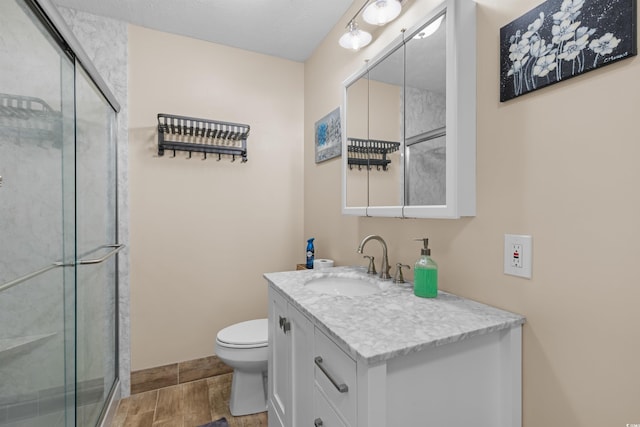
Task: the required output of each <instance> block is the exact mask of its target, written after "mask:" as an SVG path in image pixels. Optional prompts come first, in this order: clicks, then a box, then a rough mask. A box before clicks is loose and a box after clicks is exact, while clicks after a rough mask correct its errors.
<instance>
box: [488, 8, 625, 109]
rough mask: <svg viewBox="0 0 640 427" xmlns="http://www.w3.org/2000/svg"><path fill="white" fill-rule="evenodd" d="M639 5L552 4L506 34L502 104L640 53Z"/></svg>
mask: <svg viewBox="0 0 640 427" xmlns="http://www.w3.org/2000/svg"><path fill="white" fill-rule="evenodd" d="M636 7H637V3H636V0H548V1H546V2H544V3H542V4H541V5H540V6H538V7H536V8H535V9H533V10H531V11H529V12H527V13H526V14H524V15H522V16H521V17H520V18H518V19H516V20H515V21H513V22H511V23H509V24H508V25H505V26H504V27H502V28H501V29H500V101H507V100H509V99H512V98H515V97H517V96H520V95H524V94H526V93H529V92H532V91H534V90H536V89H540V88H542V87H545V86H549V85H550V84H553V83H558V82H560V81H562V80H567V79H569V78H571V77H575V76H577V75H580V74H582V73H586V72H587V71H591V70H594V69H596V68H599V67H602V66H604V65H608V64H612V63H614V62H616V61H619V60H621V59H625V58H629V57H632V56H634V55H636V53H637V46H636V43H637V41H636V40H637V36H636V20H637V19H636V17H637V15H636Z"/></svg>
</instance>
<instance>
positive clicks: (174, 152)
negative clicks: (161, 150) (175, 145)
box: [171, 150, 176, 159]
mask: <svg viewBox="0 0 640 427" xmlns="http://www.w3.org/2000/svg"><path fill="white" fill-rule="evenodd" d="M175 156H176V150H173V156H171V158H172V159H173V158H174V157H175Z"/></svg>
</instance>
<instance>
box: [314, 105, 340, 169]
mask: <svg viewBox="0 0 640 427" xmlns="http://www.w3.org/2000/svg"><path fill="white" fill-rule="evenodd" d="M315 142H316V163H320V162H324V161H325V160H329V159H332V158H334V157H338V156H340V155H341V154H342V128H341V126H340V107H338V108H336V109H335V110H333V111H332V112H330V113H329V114H327V115H326V116H324V117H323V118H321V119H320V120H318V121H317V122H316V125H315Z"/></svg>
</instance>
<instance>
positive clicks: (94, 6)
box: [53, 0, 353, 62]
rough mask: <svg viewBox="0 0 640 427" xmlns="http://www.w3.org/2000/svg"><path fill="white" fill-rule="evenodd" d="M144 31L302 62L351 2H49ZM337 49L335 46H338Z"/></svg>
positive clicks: (176, 0)
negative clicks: (120, 21)
mask: <svg viewBox="0 0 640 427" xmlns="http://www.w3.org/2000/svg"><path fill="white" fill-rule="evenodd" d="M53 1H54V2H55V3H56V4H58V5H61V6H64V7H69V8H73V9H77V10H81V11H84V12H89V13H92V14H95V15H101V16H107V17H110V18H115V19H119V20H122V21H126V22H130V23H132V24H135V25H140V26H143V27H147V28H152V29H156V30H161V31H166V32H169V33H174V34H180V35H184V36H188V37H193V38H197V39H201V40H207V41H211V42H214V43H219V44H223V45H227V46H232V47H237V48H240V49H245V50H250V51H253V52H259V53H264V54H267V55H273V56H277V57H280V58H285V59H290V60H293V61H298V62H303V61H305V60H306V59H307V58H309V57H310V56H311V54H312V53H313V51H314V50H315V48H316V47H317V46H318V45H319V44H320V42H321V41H322V40H323V39H324V38H325V37H326V36H327V34H328V33H329V31H330V30H331V29H332V28H333V27H334V26H335V25H336V24H337V23H338V21H339V20H340V18H341V17H342V15H344V13H345V12H346V11H347V9H348V8H349V7H350V6H351V4H352V2H353V0H53ZM336 43H337V40H336Z"/></svg>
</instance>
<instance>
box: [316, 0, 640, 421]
mask: <svg viewBox="0 0 640 427" xmlns="http://www.w3.org/2000/svg"><path fill="white" fill-rule="evenodd" d="M539 3H540V1H539V0H526V1H525V0H523V1H518V2H514V1H511V0H479V1H478V37H477V40H478V41H477V47H478V80H477V84H478V91H477V95H478V113H477V116H478V128H477V132H478V137H477V168H478V173H477V195H478V204H477V216H476V217H474V218H466V219H461V220H400V219H391V218H389V219H385V218H378V219H374V218H354V217H346V216H342V215H341V214H340V160H339V159H335V160H330V161H327V162H324V163H321V164H317V165H316V164H315V163H314V159H313V156H314V155H313V123H314V122H315V121H316V120H317V119H318V118H320V117H322V116H323V115H324V114H326V112H327V111H331V110H332V109H333V108H335V107H336V106H337V105H340V104H341V102H342V100H341V94H342V92H341V88H340V84H341V82H342V81H343V80H344V79H346V78H347V77H348V76H349V75H351V74H352V73H353V72H355V70H356V69H358V68H360V67H361V66H362V64H363V61H364V60H365V59H367V58H371V57H372V56H374V55H375V54H376V53H377V52H379V51H380V49H382V47H384V45H386V44H387V43H388V42H390V41H391V40H392V39H393V38H395V37H396V35H397V34H399V31H400V28H403V27H409V26H411V25H412V24H413V23H414V22H416V21H417V20H418V19H419V17H421V16H422V15H425V14H426V13H427V12H428V11H429V10H430V8H431V7H433V5H435V4H437V2H436V1H432V0H416V1H414V2H413V3H410V7H409V8H408V9H407V8H405V11H404V12H403V15H402V16H401V17H400V18H399V19H398V20H397V21H395V22H393V23H391V24H390V25H387V27H385V28H384V29H382V30H380V32H379V33H378V34H374V39H375V41H374V43H372V45H370V46H369V47H367V48H365V49H364V50H363V51H361V52H358V53H352V52H348V51H346V50H344V49H341V48H340V47H339V46H338V44H337V40H338V38H339V36H340V34H341V33H342V31H343V30H344V25H345V24H346V21H347V20H348V19H349V18H350V17H351V16H352V15H353V14H354V13H355V8H357V7H358V6H359V4H357V5H354V7H353V8H352V10H351V11H350V13H348V14H346V15H345V17H344V19H343V21H342V22H340V23H339V24H338V25H337V26H336V27H335V29H334V31H333V32H332V33H331V34H330V35H329V36H328V37H327V39H326V40H325V42H324V43H323V44H322V46H320V47H319V48H318V49H317V50H316V52H315V53H314V55H313V57H312V58H311V59H310V60H308V61H307V62H306V64H305V97H304V103H305V152H304V157H305V170H304V173H305V180H304V182H305V188H304V192H305V198H304V212H305V215H304V234H305V235H309V236H311V235H313V236H315V237H316V242H317V247H318V248H319V249H318V250H317V253H316V255H317V256H320V257H323V258H333V259H335V260H336V261H337V262H338V263H339V264H342V265H344V264H354V263H358V264H362V265H365V264H364V261H362V259H361V256H360V255H358V254H357V253H356V248H357V246H358V243H359V242H360V240H361V239H362V238H363V237H364V236H366V235H367V234H370V233H376V234H380V235H382V236H383V237H384V238H385V239H386V241H387V242H388V244H389V251H390V261H391V262H392V263H393V264H394V265H395V263H396V262H398V261H401V262H403V263H409V264H413V262H415V260H416V259H417V258H418V256H419V251H418V249H419V247H420V246H419V243H417V242H413V241H412V239H413V238H416V237H422V236H428V237H429V238H430V239H431V240H430V244H431V245H432V248H433V257H434V258H435V260H436V261H437V262H438V263H439V265H440V277H441V279H440V287H441V288H442V289H443V290H447V291H451V292H454V293H457V294H460V295H463V296H466V297H469V298H472V299H475V300H478V301H482V302H485V303H488V304H491V305H494V306H497V307H501V308H504V309H507V310H512V311H515V312H518V313H522V314H524V315H526V316H527V324H526V325H525V327H524V343H523V366H524V374H523V387H524V390H523V399H524V403H523V418H524V426H525V427H540V426H553V427H556V426H558V427H559V426H563V427H567V426H571V427H578V426H579V427H602V426H624V425H626V423H640V405H638V402H640V386H639V384H638V378H640V364H639V363H638V362H637V359H638V354H640V332H639V327H640V309H639V301H640V285H639V283H640V279H639V278H638V269H637V267H636V266H637V264H638V260H640V245H639V244H638V241H640V224H639V222H640V191H639V190H638V185H639V184H640V167H638V159H639V158H640V143H639V142H638V141H639V138H638V129H637V122H638V115H639V113H640V83H639V81H640V80H638V76H639V75H640V59H638V58H637V57H636V58H632V59H627V60H624V61H622V62H619V63H617V64H613V65H610V66H607V67H605V68H602V69H600V70H597V71H592V72H590V73H587V74H585V75H583V76H581V77H577V78H574V79H572V80H570V81H566V82H563V83H560V84H557V85H554V86H551V87H548V88H546V89H542V90H539V91H537V92H535V93H532V94H528V95H526V96H523V97H521V98H519V99H516V100H513V101H510V102H507V103H500V102H499V92H498V83H499V77H498V76H499V68H498V67H499V52H498V38H499V29H500V27H501V26H503V25H505V24H507V23H509V22H510V21H511V20H513V19H515V18H516V17H518V16H520V15H522V14H523V13H525V12H527V11H528V10H530V9H532V8H533V7H535V6H537V5H538V4H539ZM505 233H518V234H531V235H532V236H533V245H534V260H533V279H532V280H525V279H520V278H516V277H512V276H506V275H504V274H503V273H502V252H503V249H502V248H503V236H504V234H505ZM367 249H368V251H371V252H374V251H373V249H374V247H373V244H372V245H371V248H369V247H368V248H367ZM373 254H374V255H378V256H379V254H375V253H373ZM377 259H379V258H377ZM408 276H412V272H410V273H409V274H408Z"/></svg>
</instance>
